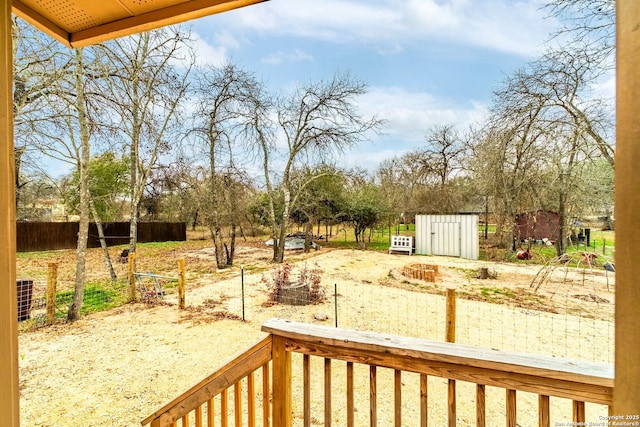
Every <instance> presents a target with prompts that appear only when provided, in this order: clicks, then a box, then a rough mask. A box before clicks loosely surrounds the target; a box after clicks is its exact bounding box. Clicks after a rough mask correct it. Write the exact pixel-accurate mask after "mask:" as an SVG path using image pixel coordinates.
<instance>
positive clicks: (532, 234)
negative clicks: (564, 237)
mask: <svg viewBox="0 0 640 427" xmlns="http://www.w3.org/2000/svg"><path fill="white" fill-rule="evenodd" d="M515 224H516V227H515V229H514V232H515V234H516V235H515V236H514V238H515V240H516V241H523V240H542V239H545V238H546V239H549V240H557V238H558V232H559V230H560V215H559V214H558V213H557V212H553V211H544V210H537V211H535V212H525V213H520V214H517V215H516V218H515Z"/></svg>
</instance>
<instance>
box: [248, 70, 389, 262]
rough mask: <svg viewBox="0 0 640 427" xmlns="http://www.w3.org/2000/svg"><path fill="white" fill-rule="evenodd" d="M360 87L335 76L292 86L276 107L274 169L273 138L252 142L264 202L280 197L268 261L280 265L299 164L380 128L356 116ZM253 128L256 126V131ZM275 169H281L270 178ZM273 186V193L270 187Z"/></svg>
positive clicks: (272, 211)
mask: <svg viewBox="0 0 640 427" xmlns="http://www.w3.org/2000/svg"><path fill="white" fill-rule="evenodd" d="M365 91H366V86H365V85H364V84H363V83H362V82H359V81H357V80H355V79H353V78H352V77H351V76H350V75H349V74H341V73H337V74H336V75H334V77H333V78H332V79H331V80H329V81H321V82H316V83H310V84H308V85H306V86H300V87H298V88H297V89H296V90H295V91H293V93H291V94H290V95H289V96H286V97H283V98H281V99H280V100H279V102H278V104H277V107H276V108H277V128H278V130H279V131H280V132H281V135H282V136H283V139H284V141H283V142H284V150H283V152H282V158H281V160H280V163H279V165H278V164H276V159H275V158H274V157H275V155H276V154H277V153H276V152H274V149H273V148H274V145H273V140H269V139H267V138H266V137H265V134H264V132H262V131H261V130H258V131H257V133H258V134H260V133H261V132H262V136H263V137H262V138H259V139H258V142H259V144H260V147H261V149H262V155H263V169H264V177H265V183H266V185H267V194H268V195H269V197H270V198H273V197H275V195H276V194H281V195H282V198H283V199H282V206H283V209H282V215H281V216H280V217H279V218H276V212H275V203H274V200H273V199H272V200H271V201H270V217H271V230H272V238H273V242H274V245H273V247H274V253H273V261H274V262H282V261H283V259H284V245H285V237H286V233H287V227H288V225H289V216H290V214H291V212H292V209H293V208H294V207H295V204H296V197H297V194H299V193H295V188H294V186H293V182H292V177H293V174H294V171H295V169H296V167H299V166H300V165H301V164H302V163H308V164H313V163H322V162H324V161H327V160H329V159H330V158H331V157H332V156H333V155H335V154H337V153H339V152H341V151H342V150H343V149H344V148H346V147H350V146H353V145H355V144H357V143H358V142H360V141H361V140H362V139H363V138H365V136H366V134H367V132H369V131H375V130H376V129H377V128H378V126H379V125H380V124H381V121H380V120H378V119H376V118H364V117H362V116H361V115H360V114H359V113H358V110H357V108H356V105H355V104H354V101H355V98H356V97H358V96H360V95H363V94H364V93H365ZM256 129H257V128H256ZM275 168H277V170H279V171H282V172H281V173H280V174H278V175H277V176H278V178H277V180H276V179H274V178H275V177H276V175H275V172H276V171H275V170H274V169H275ZM274 182H279V185H278V189H279V190H281V192H274V191H273V189H274V188H273V183H274Z"/></svg>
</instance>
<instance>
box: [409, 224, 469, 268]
mask: <svg viewBox="0 0 640 427" xmlns="http://www.w3.org/2000/svg"><path fill="white" fill-rule="evenodd" d="M478 220H479V217H478V215H460V214H458V215H416V254H422V255H445V256H456V257H460V258H467V259H478V256H479V254H480V241H479V235H478Z"/></svg>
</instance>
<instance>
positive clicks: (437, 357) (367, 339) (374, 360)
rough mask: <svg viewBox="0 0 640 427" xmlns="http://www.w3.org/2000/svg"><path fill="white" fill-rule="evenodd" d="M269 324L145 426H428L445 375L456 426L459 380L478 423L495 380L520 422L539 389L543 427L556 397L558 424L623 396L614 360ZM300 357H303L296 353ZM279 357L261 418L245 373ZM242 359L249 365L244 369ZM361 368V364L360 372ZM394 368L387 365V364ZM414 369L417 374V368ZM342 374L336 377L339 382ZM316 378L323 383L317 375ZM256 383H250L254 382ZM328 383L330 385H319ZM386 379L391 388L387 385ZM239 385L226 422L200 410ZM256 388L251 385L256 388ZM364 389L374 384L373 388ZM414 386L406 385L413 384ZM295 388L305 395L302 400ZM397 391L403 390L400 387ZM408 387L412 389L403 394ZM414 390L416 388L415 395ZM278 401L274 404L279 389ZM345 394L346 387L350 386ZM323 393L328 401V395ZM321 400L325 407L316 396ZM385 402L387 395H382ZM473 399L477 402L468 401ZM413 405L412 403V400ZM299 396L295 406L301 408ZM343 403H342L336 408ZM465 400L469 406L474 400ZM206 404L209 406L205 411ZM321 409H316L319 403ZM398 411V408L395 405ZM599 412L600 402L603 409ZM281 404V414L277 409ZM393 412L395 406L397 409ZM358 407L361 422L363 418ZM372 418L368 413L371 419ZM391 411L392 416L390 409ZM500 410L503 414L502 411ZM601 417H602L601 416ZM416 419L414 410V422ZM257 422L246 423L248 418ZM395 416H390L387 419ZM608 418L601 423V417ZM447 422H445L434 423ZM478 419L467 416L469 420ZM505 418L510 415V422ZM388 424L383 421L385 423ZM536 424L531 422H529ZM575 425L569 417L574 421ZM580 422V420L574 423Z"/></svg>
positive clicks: (483, 418) (225, 409)
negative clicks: (618, 393) (436, 386)
mask: <svg viewBox="0 0 640 427" xmlns="http://www.w3.org/2000/svg"><path fill="white" fill-rule="evenodd" d="M262 330H263V331H265V332H268V333H269V334H270V335H269V337H267V338H265V339H264V340H263V341H261V342H260V343H259V344H257V345H256V346H254V347H252V348H251V349H250V350H249V351H247V352H246V353H244V354H243V355H242V356H239V357H237V358H236V359H234V361H232V362H230V363H229V364H227V365H226V366H225V367H224V368H222V369H221V370H219V371H217V372H216V373H215V374H213V375H211V376H210V377H209V378H207V379H206V380H204V381H202V382H201V383H200V384H198V385H197V386H195V387H193V388H192V389H191V390H190V391H189V392H187V393H185V394H183V395H182V396H181V397H180V398H178V399H175V400H174V401H173V402H172V403H170V404H168V405H166V406H165V407H164V408H163V409H161V410H159V411H157V412H156V413H155V414H153V415H152V416H150V417H148V418H147V419H146V420H144V421H143V425H146V424H148V423H151V427H160V426H177V425H178V423H176V421H178V420H182V423H181V424H180V425H181V426H182V427H186V426H191V425H195V426H197V427H201V426H207V427H214V426H216V425H220V426H227V425H228V422H229V419H232V420H234V426H236V427H239V426H241V425H249V426H254V425H256V422H261V423H262V425H264V426H269V425H270V417H272V419H273V421H272V422H273V424H272V425H273V426H274V427H290V426H292V424H293V421H294V417H295V419H296V423H297V422H298V421H297V420H298V419H301V423H302V424H303V425H304V426H310V425H311V424H312V423H314V424H318V423H320V421H318V420H319V419H320V420H323V423H324V425H325V426H330V425H331V423H332V420H333V419H334V418H335V414H336V412H340V414H341V415H340V417H339V419H340V421H339V423H338V425H346V426H355V425H371V426H375V425H378V423H379V422H380V423H383V422H384V424H385V425H387V424H389V423H393V424H394V425H395V426H401V425H419V426H427V425H428V418H429V416H431V415H433V414H432V412H433V411H432V410H430V407H429V402H430V401H431V402H433V401H434V397H433V396H429V390H428V378H429V376H435V377H440V378H443V379H446V380H448V382H447V385H446V389H447V390H448V391H447V392H444V394H443V395H442V397H441V398H440V397H439V396H438V397H436V399H438V400H440V401H441V402H446V408H447V419H448V421H447V422H448V425H449V426H455V425H456V422H457V416H456V411H457V409H458V404H457V403H456V396H457V394H456V381H464V382H466V383H472V384H474V385H475V421H476V425H477V426H485V425H487V423H488V421H487V412H488V411H487V409H488V408H489V409H492V410H493V409H494V408H491V407H488V406H487V403H486V402H487V395H488V393H487V389H486V386H491V387H499V388H502V389H504V390H505V392H504V393H505V397H504V399H503V402H502V405H503V406H504V420H505V421H503V422H506V425H507V426H513V427H515V426H516V425H517V421H518V416H519V415H522V414H519V413H518V411H517V402H518V401H519V400H518V399H517V393H518V392H530V393H534V394H537V395H538V397H537V407H538V408H537V412H538V414H537V417H536V418H537V424H538V425H540V426H545V427H549V426H550V425H551V421H552V418H551V412H550V402H551V399H552V398H554V399H555V398H556V397H557V398H564V399H569V400H570V401H571V402H572V403H571V405H570V408H571V409H570V412H569V411H567V412H568V413H562V414H560V413H556V412H554V413H553V421H554V425H555V421H572V422H574V423H580V422H582V423H585V424H583V425H588V422H589V421H591V420H585V413H586V412H585V407H586V406H585V403H594V404H600V405H608V406H609V409H608V411H607V409H606V408H605V409H604V411H605V412H604V416H606V415H610V411H611V409H610V408H611V406H610V405H611V403H612V394H613V367H612V366H611V365H605V364H597V363H589V362H579V363H576V362H575V361H568V360H562V359H555V358H548V357H540V356H535V355H523V354H519V353H509V352H502V351H496V350H487V349H482V348H476V347H470V346H464V345H460V344H454V343H442V342H433V341H427V340H422V339H414V338H405V337H398V336H389V335H384V334H377V333H368V332H356V331H348V330H344V329H338V328H331V327H325V326H318V325H312V324H304V323H297V322H291V321H286V320H280V319H272V320H269V321H268V322H266V323H265V324H264V325H263V326H262ZM292 354H301V356H300V357H301V362H302V363H301V364H302V366H301V372H300V371H298V370H297V368H296V371H295V372H296V374H297V373H298V372H300V375H295V376H294V375H292V368H293V365H292ZM297 357H299V356H296V358H297ZM269 360H271V369H272V372H271V386H272V389H271V390H270V389H269V386H270V384H269V382H268V379H269V374H268V372H262V376H263V379H264V380H265V381H264V385H263V390H262V396H263V403H262V409H263V413H262V416H261V417H260V416H259V417H258V419H257V421H256V418H255V411H254V416H253V418H252V416H248V415H249V413H251V411H252V410H251V409H248V408H247V409H245V408H243V407H242V406H241V404H240V403H239V394H240V391H238V390H240V386H239V385H238V383H239V381H240V380H242V379H243V378H245V377H247V378H252V374H251V373H252V372H254V371H256V370H259V369H263V370H267V371H268V369H269V368H268V367H269V364H268V362H269ZM312 360H313V361H314V362H318V361H320V362H321V364H320V365H321V366H322V367H321V368H320V369H321V371H322V374H321V375H320V374H319V375H313V374H312V367H311V366H312ZM334 360H339V361H343V362H346V364H345V367H346V369H345V374H344V378H345V381H342V380H340V384H337V383H336V377H338V378H340V377H341V374H340V373H339V372H338V373H336V371H335V369H333V371H332V368H333V367H334V366H335V365H336V364H334V363H332V361H334ZM236 365H239V366H236ZM356 368H357V370H356ZM379 368H389V369H390V370H391V372H392V373H393V375H392V378H391V380H390V385H389V386H387V388H388V389H389V390H385V389H384V384H385V382H384V381H382V380H381V372H383V370H382V369H379ZM362 369H367V371H368V375H367V377H368V385H364V386H363V385H362V381H361V380H362V378H359V381H358V382H357V385H356V381H355V380H354V378H355V377H356V376H357V375H356V374H355V373H356V372H360V371H361V370H362ZM385 371H386V370H385ZM410 373H412V374H410ZM409 375H414V376H417V377H418V384H417V386H416V387H415V391H414V390H411V388H410V387H404V386H405V384H404V383H405V378H406V377H408V376H409ZM332 379H333V383H332ZM312 380H313V381H312ZM251 381H252V380H248V382H251ZM319 383H321V384H319ZM381 385H382V387H381ZM231 386H234V396H235V399H236V400H234V408H233V411H232V412H233V413H231V412H228V411H229V409H228V407H227V406H225V405H226V404H225V403H224V402H226V399H227V398H226V395H225V396H223V399H220V400H221V403H220V405H221V414H220V415H221V417H220V423H219V424H215V423H214V421H213V417H212V416H211V418H209V419H208V421H207V423H204V421H203V416H202V415H200V417H198V415H197V414H198V412H197V411H200V413H202V412H203V409H202V407H203V405H205V404H206V405H208V407H207V408H205V409H204V412H206V414H209V413H210V411H211V409H208V408H209V407H210V406H212V403H211V402H212V401H213V398H214V396H216V395H218V394H221V393H225V394H226V392H225V391H224V390H226V389H227V388H230V387H231ZM252 387H253V386H250V385H247V386H246V388H247V390H249V389H251V388H252ZM363 387H364V388H365V390H364V391H363ZM403 387H404V389H403ZM294 389H295V396H296V397H297V399H296V401H295V402H292V397H293V393H294ZM338 389H344V394H342V395H340V397H339V398H338V399H336V396H334V395H335V394H336V390H338ZM391 389H392V390H393V391H391ZM387 392H389V393H390V394H392V396H393V397H392V399H390V400H391V401H392V403H389V404H387V402H386V401H384V400H383V399H379V397H380V396H381V395H385V393H387ZM403 392H404V393H403ZM407 392H413V394H415V395H414V396H411V395H410V394H409V393H407ZM270 393H271V404H270V405H269V399H268V397H269V394H270ZM341 393H342V391H341ZM362 393H364V394H365V396H364V397H365V399H364V400H365V401H366V402H367V404H368V405H369V408H368V409H369V410H368V412H366V413H365V411H362V409H361V410H360V411H358V410H357V409H356V405H357V404H358V405H360V404H362V400H363V399H359V400H358V402H357V404H356V396H362ZM248 394H249V398H248V403H247V405H248V406H249V407H251V406H252V405H253V399H254V397H251V396H252V394H251V393H249V391H248ZM318 394H322V398H321V399H319V397H320V396H317V395H318ZM312 396H313V398H315V403H316V404H315V405H314V404H313V403H312V401H313V399H312ZM411 399H413V401H414V402H416V403H415V405H413V406H415V414H414V413H413V412H412V414H409V415H407V414H405V418H404V419H403V410H406V409H407V407H410V408H411V410H412V411H413V409H414V408H413V406H412V405H410V404H407V402H408V401H410V400H411ZM379 400H380V402H379ZM465 400H468V399H465ZM318 401H321V402H322V406H323V408H322V410H319V409H318V408H317V402H318ZM403 402H404V403H405V404H404V405H403ZM292 403H295V405H292ZM332 404H333V406H332ZM465 404H468V402H466V403H465ZM389 405H392V408H391V409H390V411H391V416H390V418H391V421H383V420H382V418H383V417H382V416H380V415H381V411H382V410H383V406H389ZM198 408H200V409H198ZM314 409H315V412H314V413H313V414H312V410H314ZM386 409H389V408H386ZM596 409H597V408H596ZM270 410H271V411H270ZM191 412H195V417H196V422H195V424H189V421H188V419H185V418H184V417H185V416H188V414H189V413H191ZM387 412H388V411H387ZM356 414H357V418H358V421H356ZM365 416H367V417H366V418H367V420H366V421H363V418H365ZM385 416H386V413H385ZM494 416H495V415H494ZM599 416H601V415H599ZM407 417H410V418H409V419H407ZM245 419H246V420H247V424H243V420H245ZM387 419H389V417H387ZM594 421H599V420H594ZM434 422H437V423H438V424H441V422H440V421H439V420H434V421H431V425H435V424H433V423H434ZM467 423H468V422H465V425H466V424H467ZM500 424H502V422H500ZM380 425H381V424H380ZM527 425H528V424H527ZM566 425H569V424H566ZM574 425H580V424H574Z"/></svg>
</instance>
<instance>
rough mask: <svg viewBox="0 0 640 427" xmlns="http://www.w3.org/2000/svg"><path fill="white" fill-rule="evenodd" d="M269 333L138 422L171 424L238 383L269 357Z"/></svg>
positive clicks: (154, 424) (162, 426)
mask: <svg viewBox="0 0 640 427" xmlns="http://www.w3.org/2000/svg"><path fill="white" fill-rule="evenodd" d="M271 345H272V337H271V335H269V336H267V337H266V338H264V339H262V340H261V341H260V342H258V343H257V344H255V345H254V346H252V347H251V348H250V349H248V350H247V351H245V352H243V353H242V354H240V355H239V356H236V357H235V358H234V359H233V360H231V361H230V362H228V363H227V364H225V365H224V366H223V367H222V368H220V369H218V370H217V371H216V372H215V373H213V374H211V375H210V376H208V377H207V378H205V379H204V380H202V381H200V382H199V383H198V384H196V385H194V386H193V387H191V388H190V389H189V390H187V391H186V392H184V393H182V394H181V395H180V396H178V397H176V398H175V399H173V400H172V401H171V402H169V403H168V404H166V405H165V406H163V407H162V408H161V409H159V410H157V411H156V412H154V413H153V414H152V415H150V416H149V417H147V418H145V419H144V420H143V421H142V425H147V424H149V423H151V426H152V427H156V426H157V427H164V426H171V425H172V423H174V422H175V421H177V420H179V419H181V418H182V417H183V416H186V415H187V414H188V413H189V412H191V411H193V410H194V409H195V408H197V407H199V406H200V405H203V404H204V403H206V402H208V401H209V400H210V399H212V398H213V397H214V396H216V395H218V394H219V393H221V392H222V391H223V390H226V389H228V388H229V387H231V386H232V385H234V384H236V383H238V381H240V380H241V379H243V378H245V377H247V376H248V375H249V374H251V373H252V372H254V371H255V370H257V369H258V368H260V367H262V366H264V365H265V364H267V363H269V361H270V360H271Z"/></svg>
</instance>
